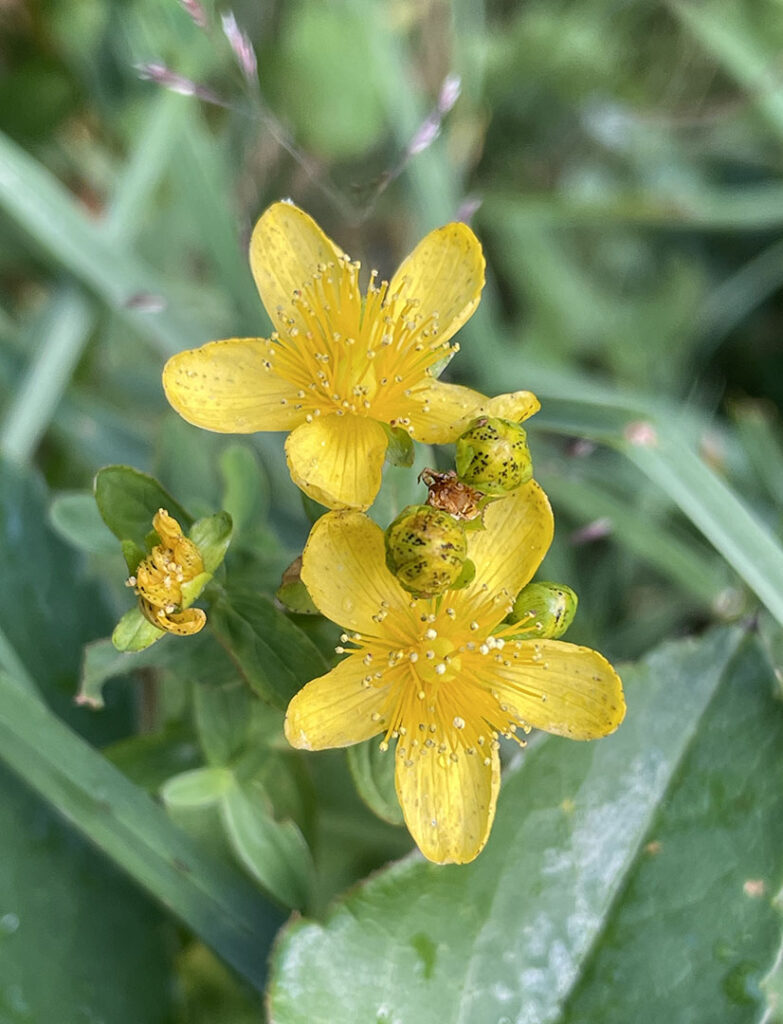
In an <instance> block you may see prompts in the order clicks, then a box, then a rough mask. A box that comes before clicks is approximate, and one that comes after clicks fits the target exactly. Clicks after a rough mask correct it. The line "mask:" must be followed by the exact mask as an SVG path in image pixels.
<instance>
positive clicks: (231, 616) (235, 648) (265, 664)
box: [210, 591, 327, 708]
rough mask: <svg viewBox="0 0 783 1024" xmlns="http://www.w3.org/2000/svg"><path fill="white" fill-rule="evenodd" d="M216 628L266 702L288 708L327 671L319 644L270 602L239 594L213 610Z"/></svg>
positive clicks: (222, 599)
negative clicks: (306, 686) (313, 681)
mask: <svg viewBox="0 0 783 1024" xmlns="http://www.w3.org/2000/svg"><path fill="white" fill-rule="evenodd" d="M210 619H211V623H212V628H213V629H214V631H215V633H216V635H217V636H218V638H219V639H220V641H221V643H223V644H225V646H226V648H227V649H228V650H229V651H230V652H231V657H232V658H233V659H234V661H235V662H236V664H237V666H238V668H239V670H240V672H241V673H242V675H243V676H244V678H245V679H246V680H247V682H248V683H249V684H250V686H251V687H252V688H253V690H254V691H255V692H256V693H257V694H258V695H259V697H261V698H262V699H263V700H265V701H268V702H269V703H270V704H272V705H274V706H275V707H280V708H284V707H285V706H286V704H287V703H288V701H289V700H290V699H291V697H293V695H294V694H295V693H296V692H297V690H299V689H301V687H302V686H303V685H304V684H305V683H306V682H307V681H308V680H309V679H313V678H314V677H315V676H319V675H323V674H324V672H326V670H327V665H326V662H325V661H324V658H323V655H322V654H321V653H320V651H319V650H318V648H317V647H316V646H315V644H314V643H313V642H312V641H311V640H309V639H308V637H307V636H306V635H305V634H304V633H303V632H302V631H301V630H300V629H299V628H298V626H296V625H294V623H293V622H291V621H290V619H287V618H286V617H285V615H283V614H282V612H279V611H278V610H277V608H275V606H274V605H273V604H272V602H271V601H270V600H268V599H267V598H265V597H262V596H260V595H258V594H254V593H252V592H245V591H235V592H231V593H229V594H226V595H225V596H223V597H221V599H220V600H218V601H216V602H215V604H214V605H213V607H212V610H211V615H210Z"/></svg>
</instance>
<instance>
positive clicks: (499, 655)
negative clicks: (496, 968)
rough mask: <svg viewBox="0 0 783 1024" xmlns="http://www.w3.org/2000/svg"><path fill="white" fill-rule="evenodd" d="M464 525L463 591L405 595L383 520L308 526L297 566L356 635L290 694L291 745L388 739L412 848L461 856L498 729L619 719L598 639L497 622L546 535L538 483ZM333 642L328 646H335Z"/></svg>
mask: <svg viewBox="0 0 783 1024" xmlns="http://www.w3.org/2000/svg"><path fill="white" fill-rule="evenodd" d="M485 522H486V529H485V530H484V531H479V532H475V533H471V534H470V535H469V547H468V555H469V557H470V558H472V559H473V561H474V563H475V565H476V577H475V579H474V581H473V582H472V583H470V584H468V586H467V587H465V588H464V589H462V590H448V591H446V592H445V594H443V595H442V596H441V597H439V598H435V599H429V600H411V596H410V594H407V593H406V592H405V591H404V590H403V589H402V588H401V587H400V586H399V584H398V583H397V581H396V580H395V578H394V577H393V576H392V575H391V573H390V572H389V571H388V570H387V569H386V566H385V564H384V542H383V532H382V531H381V529H380V527H378V526H376V525H375V523H373V522H372V521H371V520H370V519H369V518H368V517H367V516H365V515H363V514H362V513H359V512H332V513H328V514H327V515H325V516H323V517H322V518H321V519H319V520H318V521H317V522H316V524H315V526H314V527H313V530H312V533H311V534H310V539H309V541H308V543H307V547H306V548H305V552H304V556H303V564H302V579H303V580H304V582H305V584H306V586H307V588H308V590H309V592H310V594H311V595H312V598H313V600H314V602H315V603H316V605H317V606H318V607H319V609H320V610H321V611H322V612H323V614H324V615H326V616H327V617H328V618H330V619H332V620H333V621H334V622H337V623H339V624H340V625H342V626H343V627H344V628H346V629H347V630H350V631H351V632H350V634H348V633H346V634H344V636H343V640H342V642H343V643H347V642H349V641H350V642H351V643H353V644H354V645H355V648H354V649H352V650H350V651H349V653H348V657H346V658H345V659H344V660H343V661H341V662H340V663H339V664H338V665H337V667H336V668H334V669H332V671H331V672H329V673H327V675H325V676H321V677H320V678H318V679H314V680H312V682H310V683H308V684H307V686H305V687H304V689H302V690H301V691H300V692H299V693H298V694H297V695H296V696H295V697H294V698H293V700H292V701H291V703H290V704H289V706H288V713H287V717H286V722H285V731H286V736H287V738H288V740H289V742H290V743H291V744H293V746H295V747H304V748H306V749H311V750H316V749H323V748H326V747H342V746H348V745H350V744H353V743H358V742H360V741H362V740H366V739H368V738H370V737H371V736H375V735H377V734H379V733H383V734H384V739H383V741H382V746H383V747H384V748H385V747H386V745H387V744H388V742H389V740H391V739H396V740H397V748H396V769H395V771H396V785H397V795H398V797H399V800H400V803H401V805H402V809H403V812H404V815H405V821H406V823H407V825H408V828H409V829H410V832H411V834H412V835H413V837H414V839H415V840H416V842H417V843H418V845H419V847H420V849H421V851H422V853H423V854H424V855H425V856H426V857H428V858H429V859H430V860H433V861H436V862H437V863H465V862H467V861H470V860H472V859H473V858H474V857H475V856H476V855H477V854H478V853H479V851H480V850H481V849H482V847H483V846H484V844H485V842H486V840H487V837H488V835H489V830H490V827H491V825H492V819H493V817H494V813H495V801H496V798H497V791H498V786H499V782H500V762H499V755H498V736H499V735H504V736H511V735H514V733H515V732H516V731H517V730H522V731H524V732H527V731H529V729H530V727H534V728H537V729H544V730H546V731H547V732H551V733H557V734H558V735H561V736H569V737H571V738H572V739H581V740H587V739H594V738H597V737H599V736H605V735H606V734H607V733H610V732H612V731H613V730H614V729H616V728H617V726H618V725H619V724H620V722H621V721H622V719H623V715H624V713H625V702H624V700H623V692H622V685H621V683H620V679H619V678H618V676H617V674H616V673H615V671H614V669H613V668H612V667H611V665H609V663H608V662H607V661H606V660H605V659H604V658H603V657H602V656H601V655H600V654H597V653H596V652H595V651H592V650H589V649H588V648H586V647H577V646H576V645H574V644H569V643H564V642H562V641H559V640H547V639H538V638H531V639H522V640H520V639H512V638H511V634H513V633H516V634H519V632H520V630H521V625H522V624H521V623H515V624H514V625H507V624H504V623H503V620H504V618H505V617H506V616H507V615H508V613H509V611H510V610H511V607H512V605H513V602H514V598H515V597H516V595H517V593H518V592H519V591H520V590H521V588H522V587H523V586H525V584H526V583H528V581H529V580H530V578H531V576H532V575H533V573H534V572H535V570H536V568H537V567H538V565H539V563H540V562H541V559H542V558H543V556H544V554H545V552H546V550H547V548H548V547H549V544H550V541H551V539H552V532H553V522H552V513H551V510H550V508H549V503H548V501H547V499H546V495H545V494H544V492H543V491H542V490H541V488H540V487H539V486H538V484H536V483H535V481H530V482H529V483H527V484H524V485H523V486H522V487H520V488H519V490H517V491H516V492H515V493H514V494H513V495H511V496H510V497H508V498H505V499H504V500H502V501H499V502H497V503H495V504H493V505H490V506H489V507H488V508H487V510H486V513H485ZM339 650H341V648H338V651H339Z"/></svg>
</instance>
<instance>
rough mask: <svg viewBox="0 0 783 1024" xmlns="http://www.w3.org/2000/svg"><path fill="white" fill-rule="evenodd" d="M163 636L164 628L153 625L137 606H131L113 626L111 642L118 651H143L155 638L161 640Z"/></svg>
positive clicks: (164, 634)
mask: <svg viewBox="0 0 783 1024" xmlns="http://www.w3.org/2000/svg"><path fill="white" fill-rule="evenodd" d="M164 636H166V633H165V630H162V629H158V627H157V626H153V625H152V623H151V622H150V621H149V620H147V619H145V618H144V616H143V615H142V614H141V612H140V611H139V609H138V608H131V609H130V611H127V612H125V614H124V615H123V617H122V618H121V619H120V621H119V622H118V623H117V625H116V626H115V627H114V632H113V633H112V635H111V642H112V643H113V644H114V646H115V648H116V649H117V650H118V651H122V652H126V651H128V652H133V651H143V650H145V649H146V648H147V647H149V646H150V645H151V644H154V643H155V642H156V640H162V639H163V637H164Z"/></svg>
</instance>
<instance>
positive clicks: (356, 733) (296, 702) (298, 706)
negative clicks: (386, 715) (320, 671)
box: [285, 654, 389, 750]
mask: <svg viewBox="0 0 783 1024" xmlns="http://www.w3.org/2000/svg"><path fill="white" fill-rule="evenodd" d="M369 672H370V669H368V668H367V666H366V665H364V663H363V662H362V658H361V656H360V655H358V654H352V655H350V656H349V657H347V658H346V659H345V660H344V661H341V662H340V664H339V665H338V666H337V667H336V668H333V669H332V671H331V672H327V674H326V675H325V676H319V677H318V679H313V680H312V681H311V682H309V683H308V684H307V686H305V687H304V689H302V690H300V691H299V693H297V695H296V696H295V697H294V698H293V700H292V701H291V703H290V704H289V705H288V711H287V712H286V716H285V735H286V739H287V740H288V742H289V743H290V744H291V746H293V747H300V748H301V749H304V750H324V749H326V748H327V747H347V746H350V745H351V744H352V743H361V741H362V740H366V739H369V738H370V737H371V736H376V735H377V734H378V733H379V732H382V731H383V730H384V728H385V726H384V723H383V722H382V721H381V719H380V717H376V718H375V719H373V717H372V716H373V714H375V715H376V716H380V715H381V714H382V708H383V704H384V701H385V699H386V695H387V694H388V691H389V687H388V685H387V686H379V687H376V686H369V687H367V686H365V685H364V684H363V682H362V680H363V679H364V678H365V677H366V676H367V674H368V673H369Z"/></svg>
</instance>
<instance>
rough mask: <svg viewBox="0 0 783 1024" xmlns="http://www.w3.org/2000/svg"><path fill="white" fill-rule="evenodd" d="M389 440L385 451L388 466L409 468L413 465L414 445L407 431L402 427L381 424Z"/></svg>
mask: <svg viewBox="0 0 783 1024" xmlns="http://www.w3.org/2000/svg"><path fill="white" fill-rule="evenodd" d="M381 426H382V427H383V429H384V430H385V431H386V436H387V437H388V439H389V445H388V447H387V449H386V461H387V462H388V464H389V465H390V466H403V467H405V468H409V467H410V466H412V465H413V458H414V454H415V453H414V444H413V438H412V437H411V436H410V434H409V433H408V431H407V430H403V429H402V427H390V426H389V424H388V423H381Z"/></svg>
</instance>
